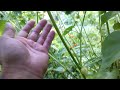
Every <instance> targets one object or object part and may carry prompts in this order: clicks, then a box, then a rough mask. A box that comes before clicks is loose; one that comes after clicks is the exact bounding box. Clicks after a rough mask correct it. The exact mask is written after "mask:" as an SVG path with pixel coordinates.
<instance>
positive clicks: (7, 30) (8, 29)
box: [3, 23, 15, 38]
mask: <svg viewBox="0 0 120 90" xmlns="http://www.w3.org/2000/svg"><path fill="white" fill-rule="evenodd" d="M3 36H8V37H11V38H13V37H14V36H15V29H14V27H13V26H12V24H11V23H6V27H5V32H4V33H3Z"/></svg>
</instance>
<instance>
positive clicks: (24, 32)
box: [18, 20, 35, 38]
mask: <svg viewBox="0 0 120 90" xmlns="http://www.w3.org/2000/svg"><path fill="white" fill-rule="evenodd" d="M34 24H35V21H34V20H30V21H28V22H27V24H26V25H25V26H24V27H23V29H22V30H21V31H20V32H19V33H18V36H21V37H25V38H27V36H28V34H29V32H30V30H31V29H32V28H33V27H34Z"/></svg>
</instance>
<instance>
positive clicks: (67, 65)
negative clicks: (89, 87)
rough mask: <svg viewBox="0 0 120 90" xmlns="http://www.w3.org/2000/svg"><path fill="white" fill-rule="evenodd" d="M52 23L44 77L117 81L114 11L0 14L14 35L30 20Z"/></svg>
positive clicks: (119, 50)
mask: <svg viewBox="0 0 120 90" xmlns="http://www.w3.org/2000/svg"><path fill="white" fill-rule="evenodd" d="M42 18H45V19H47V20H48V21H50V22H51V23H52V24H53V29H54V30H55V31H56V36H55V39H54V41H53V43H52V45H51V48H50V51H49V56H50V59H49V67H48V70H47V72H46V74H45V78H54V79H62V78H64V79H73V78H76V79H79V78H84V79H85V78H87V79H97V78H99V79H101V78H103V79H116V78H119V75H120V74H119V72H120V71H119V67H120V64H119V60H120V42H119V40H120V36H119V34H120V31H119V30H120V16H119V12H118V11H48V12H47V11H1V12H0V25H1V27H0V32H3V26H2V25H3V24H1V23H2V22H3V21H9V22H11V23H12V24H13V26H14V27H15V28H16V32H18V31H19V30H21V28H22V27H23V26H24V25H25V24H26V22H27V21H28V20H30V19H34V20H35V21H36V24H37V23H38V21H39V20H40V19H42Z"/></svg>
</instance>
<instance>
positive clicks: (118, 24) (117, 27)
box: [113, 22, 120, 30]
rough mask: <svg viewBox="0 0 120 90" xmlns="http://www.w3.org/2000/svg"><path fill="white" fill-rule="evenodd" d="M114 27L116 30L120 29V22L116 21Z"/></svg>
mask: <svg viewBox="0 0 120 90" xmlns="http://www.w3.org/2000/svg"><path fill="white" fill-rule="evenodd" d="M113 29H114V30H120V23H119V22H117V23H115V24H114V25H113Z"/></svg>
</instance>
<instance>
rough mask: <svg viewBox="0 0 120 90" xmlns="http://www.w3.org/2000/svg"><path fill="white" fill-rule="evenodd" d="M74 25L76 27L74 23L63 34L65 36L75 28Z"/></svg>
mask: <svg viewBox="0 0 120 90" xmlns="http://www.w3.org/2000/svg"><path fill="white" fill-rule="evenodd" d="M73 27H74V25H72V26H70V27H68V28H66V29H65V30H64V32H63V35H64V36H65V35H66V34H67V33H69V32H70V31H71V30H72V29H73Z"/></svg>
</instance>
